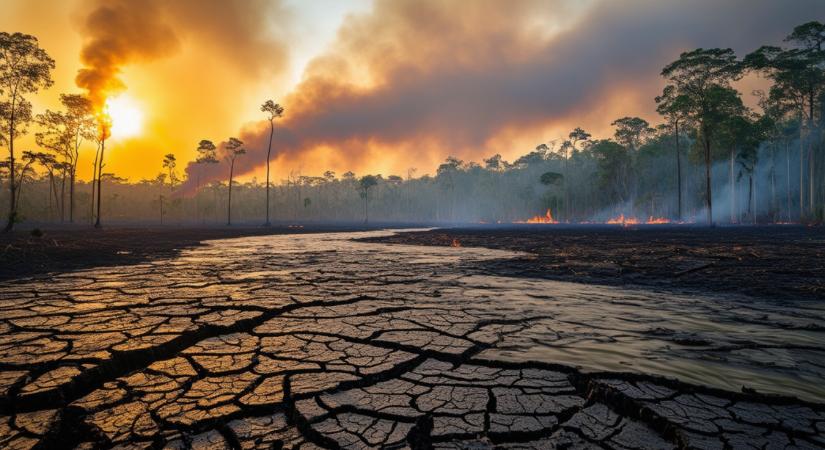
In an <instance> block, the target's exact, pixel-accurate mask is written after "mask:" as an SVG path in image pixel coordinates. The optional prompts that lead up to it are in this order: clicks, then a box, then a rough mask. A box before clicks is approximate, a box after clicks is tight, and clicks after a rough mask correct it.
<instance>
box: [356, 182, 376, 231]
mask: <svg viewBox="0 0 825 450" xmlns="http://www.w3.org/2000/svg"><path fill="white" fill-rule="evenodd" d="M376 185H378V177H376V176H375V175H364V176H363V177H361V180H359V181H358V188H359V189H360V195H361V198H363V199H364V223H369V221H370V212H369V207H370V189H372V188H373V187H375V186H376Z"/></svg>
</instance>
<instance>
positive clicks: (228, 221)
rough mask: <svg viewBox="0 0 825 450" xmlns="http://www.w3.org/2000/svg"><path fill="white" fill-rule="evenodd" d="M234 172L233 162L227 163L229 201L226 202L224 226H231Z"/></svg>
mask: <svg viewBox="0 0 825 450" xmlns="http://www.w3.org/2000/svg"><path fill="white" fill-rule="evenodd" d="M234 171H235V160H234V159H233V160H232V162H230V163H229V201H228V202H226V225H227V226H229V225H232V176H233V174H234Z"/></svg>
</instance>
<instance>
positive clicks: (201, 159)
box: [195, 139, 218, 217]
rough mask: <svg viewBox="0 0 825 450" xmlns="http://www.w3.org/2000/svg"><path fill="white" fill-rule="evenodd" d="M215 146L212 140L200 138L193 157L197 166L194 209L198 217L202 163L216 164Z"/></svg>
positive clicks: (199, 211)
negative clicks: (196, 153) (196, 152)
mask: <svg viewBox="0 0 825 450" xmlns="http://www.w3.org/2000/svg"><path fill="white" fill-rule="evenodd" d="M216 150H217V147H215V144H213V143H212V141H210V140H208V139H202V140H201V141H200V142H199V143H198V149H197V151H198V156H197V157H196V158H195V164H196V165H197V166H198V168H197V169H196V171H197V175H195V210H196V216H198V217H200V213H201V205H200V190H201V168H200V166H201V165H202V164H217V163H218V158H217V155H216V154H215V151H216Z"/></svg>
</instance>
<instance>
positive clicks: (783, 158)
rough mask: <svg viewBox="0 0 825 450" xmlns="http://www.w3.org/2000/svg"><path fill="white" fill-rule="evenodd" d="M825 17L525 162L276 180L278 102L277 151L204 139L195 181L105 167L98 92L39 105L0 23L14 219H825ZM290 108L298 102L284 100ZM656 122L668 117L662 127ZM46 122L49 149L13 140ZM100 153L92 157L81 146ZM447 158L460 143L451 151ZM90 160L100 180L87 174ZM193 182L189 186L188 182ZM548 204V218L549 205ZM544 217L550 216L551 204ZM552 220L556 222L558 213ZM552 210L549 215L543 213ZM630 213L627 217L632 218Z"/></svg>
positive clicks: (721, 62) (34, 46)
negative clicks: (245, 168)
mask: <svg viewBox="0 0 825 450" xmlns="http://www.w3.org/2000/svg"><path fill="white" fill-rule="evenodd" d="M823 42H825V25H823V24H822V23H820V22H809V23H805V24H802V25H799V26H797V27H796V28H794V30H792V32H791V33H790V34H789V35H788V37H787V38H786V40H785V42H783V43H782V44H781V45H780V46H774V45H766V46H763V47H760V48H758V49H756V50H755V51H753V52H751V53H748V54H746V55H744V56H741V57H740V56H738V55H736V54H735V53H734V52H733V50H731V49H719V48H714V49H702V48H700V49H695V50H692V51H687V52H684V53H682V54H680V55H679V57H678V58H677V59H675V60H674V61H673V62H671V63H670V64H668V65H666V66H665V67H664V68H663V69H662V71H661V75H662V77H663V78H664V80H665V81H666V83H667V84H666V87H665V88H664V90H663V92H662V93H661V94H660V95H659V96H657V97H656V99H655V102H656V104H657V111H658V113H659V115H660V117H659V118H656V119H655V120H651V121H648V120H647V119H645V118H640V117H632V116H628V117H621V118H617V119H616V120H614V121H613V122H612V126H613V127H614V129H615V132H614V135H613V136H612V137H608V138H594V137H593V136H591V134H590V133H588V132H587V131H586V130H584V129H582V128H576V129H574V130H572V131H571V132H570V133H569V134H568V135H566V136H564V137H563V138H560V139H556V140H553V141H550V142H547V143H542V144H539V145H538V146H537V147H536V148H535V149H534V150H532V151H530V152H528V153H526V154H525V155H523V156H521V157H520V158H518V159H516V160H515V161H512V162H508V161H505V160H504V159H503V158H502V157H501V156H500V155H498V154H496V155H492V156H490V157H489V158H485V159H483V160H482V161H478V162H475V161H462V160H460V159H458V158H455V157H452V156H450V157H447V158H446V160H445V161H444V162H443V163H442V164H441V165H440V166H439V167H438V168H437V170H436V172H435V174H434V175H423V176H418V177H416V176H415V169H410V170H409V171H408V172H407V173H406V174H402V175H388V176H382V175H378V174H363V175H360V176H358V175H356V174H354V173H352V172H347V173H344V174H340V175H339V174H335V173H333V172H331V171H327V172H325V173H324V174H323V175H320V176H307V175H302V174H300V173H291V174H290V175H289V177H288V179H286V180H280V181H279V182H275V183H273V182H272V180H270V164H269V162H270V161H271V159H272V153H273V150H274V151H275V153H276V154H277V152H278V149H277V148H273V147H272V136H273V134H274V133H277V132H278V126H277V124H278V121H279V120H280V119H282V118H283V117H284V115H285V114H287V113H288V111H286V109H285V106H282V105H280V104H278V103H275V102H274V101H272V100H267V101H266V102H265V103H264V104H263V105H262V106H261V111H262V113H263V114H265V118H266V119H267V120H268V121H269V125H270V135H269V147H268V148H254V149H253V148H247V147H246V146H245V145H244V143H243V142H241V141H240V140H239V139H237V138H234V137H231V138H228V139H226V140H225V141H222V142H220V143H218V144H215V143H214V142H213V141H211V140H208V139H204V140H202V141H200V142H199V143H198V144H197V150H198V157H197V159H196V161H195V163H196V164H195V169H194V170H193V171H190V177H195V178H196V179H195V180H191V179H190V180H184V179H182V176H183V175H182V174H181V171H180V170H179V168H178V161H177V158H176V157H175V155H174V154H173V153H170V154H167V155H166V156H165V157H164V158H163V160H162V161H158V167H159V170H160V172H159V174H158V176H157V177H156V178H153V179H145V180H140V181H138V182H130V181H128V180H125V179H123V178H120V177H118V176H117V174H114V173H110V172H106V171H105V157H106V153H105V143H106V139H107V138H108V137H109V136H108V129H109V128H110V127H111V121H110V120H111V119H110V118H108V117H107V116H106V113H105V110H102V109H101V107H100V106H96V105H97V104H98V103H99V102H93V101H91V100H89V98H88V96H87V95H85V94H75V93H69V94H63V95H61V103H62V105H63V108H62V109H61V110H58V111H54V110H45V111H43V112H40V113H35V112H34V111H33V110H32V105H31V101H30V97H31V96H32V95H35V94H36V93H37V92H39V91H43V90H45V89H48V88H49V87H51V85H52V83H53V81H52V78H51V72H52V70H53V69H54V67H55V62H54V60H52V59H51V58H50V57H49V55H48V53H47V51H46V50H44V49H42V48H40V47H39V44H38V41H37V38H36V37H34V36H30V35H25V34H21V33H14V34H10V33H0V98H1V99H2V101H0V145H2V146H4V147H6V148H7V150H8V156H7V157H6V158H5V160H4V161H3V162H2V163H1V165H0V171H1V172H0V177H1V178H0V180H1V181H2V184H3V186H2V187H3V191H4V192H5V195H3V196H2V197H0V208H2V210H3V211H7V226H6V229H7V230H10V229H12V228H13V226H14V224H15V223H17V222H20V221H24V220H28V221H32V222H38V223H47V222H48V223H91V224H97V225H98V226H99V225H100V224H101V218H106V219H107V220H113V221H124V222H129V221H142V222H160V223H177V224H184V223H226V224H231V223H233V222H235V223H238V222H248V223H257V222H259V223H260V224H265V225H269V224H271V223H272V221H287V222H289V221H327V220H338V221H367V220H377V221H399V222H402V221H403V222H487V223H495V222H518V221H525V220H528V218H530V217H533V216H538V217H539V221H545V222H555V221H559V222H570V223H581V222H594V221H595V222H605V221H610V220H614V221H615V219H616V218H617V217H624V218H627V219H628V221H636V220H640V221H645V220H646V219H647V220H651V221H654V222H698V223H709V224H713V223H776V222H794V223H820V222H822V220H823V201H825V152H823V144H825V142H823V139H824V138H825V135H823V133H822V132H821V131H822V129H823V125H825V124H824V123H823V117H825V115H824V114H823V113H824V112H825V106H824V105H825V49H823V48H822V47H823ZM748 74H758V75H760V76H761V77H764V78H766V79H767V80H769V81H770V87H769V88H768V89H767V90H766V91H765V92H756V93H754V94H755V95H757V97H758V99H759V101H758V107H757V108H755V109H752V108H749V107H748V106H746V105H745V103H744V102H743V93H742V92H739V91H738V90H737V89H736V88H735V87H734V83H735V82H736V81H738V80H739V79H741V78H742V77H744V76H746V75H748ZM287 106H288V105H287ZM652 122H658V124H655V125H653V124H652ZM27 133H33V134H34V136H35V141H36V143H37V148H36V149H35V150H29V149H26V150H24V151H22V152H21V151H20V150H19V149H16V148H15V141H16V140H17V139H18V138H19V137H20V136H22V135H24V134H27ZM84 145H88V146H93V147H94V148H95V149H96V153H95V158H94V160H93V161H82V160H81V159H80V149H81V146H84ZM247 152H263V153H264V154H266V155H267V156H266V162H267V164H266V167H267V171H266V180H265V181H264V182H263V183H262V182H259V181H258V180H252V181H248V182H244V183H239V182H237V181H236V180H235V179H234V178H235V176H236V174H235V173H234V169H235V161H236V159H237V158H244V157H245V154H246V153H247ZM445 153H447V152H445ZM80 164H91V165H93V167H94V175H93V179H92V180H91V181H88V182H87V181H81V180H78V179H77V176H76V174H77V168H78V166H79V165H80ZM212 164H222V165H223V166H222V167H225V172H226V174H227V178H226V180H225V181H221V182H210V183H200V180H199V179H197V177H198V176H199V170H198V168H200V167H206V166H207V165H212ZM187 181H188V184H189V185H192V184H194V189H191V188H186V189H182V188H181V185H182V184H183V183H184V182H187ZM545 211H547V213H545ZM545 214H547V215H545ZM551 217H552V218H551ZM542 218H545V219H546V220H545V219H542ZM622 222H624V220H622Z"/></svg>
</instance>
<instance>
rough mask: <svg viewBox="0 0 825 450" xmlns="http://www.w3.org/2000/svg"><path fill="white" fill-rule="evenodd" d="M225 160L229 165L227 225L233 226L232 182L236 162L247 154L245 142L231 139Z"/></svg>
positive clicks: (225, 148) (227, 146) (225, 147)
mask: <svg viewBox="0 0 825 450" xmlns="http://www.w3.org/2000/svg"><path fill="white" fill-rule="evenodd" d="M224 151H225V153H224V159H225V160H226V161H227V162H228V163H229V200H228V201H227V202H226V224H227V225H232V180H233V178H234V175H235V160H236V159H237V158H238V156H240V155H243V154H245V153H246V149H245V148H243V142H242V141H241V140H240V139H238V138H234V137H231V138H229V141H228V142H227V143H226V144H225V145H224Z"/></svg>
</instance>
